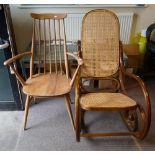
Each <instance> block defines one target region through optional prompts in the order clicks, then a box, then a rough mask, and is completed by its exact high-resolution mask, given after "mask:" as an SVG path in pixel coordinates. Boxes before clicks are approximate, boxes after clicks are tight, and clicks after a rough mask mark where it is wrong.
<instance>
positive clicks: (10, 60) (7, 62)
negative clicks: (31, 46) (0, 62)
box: [4, 52, 32, 65]
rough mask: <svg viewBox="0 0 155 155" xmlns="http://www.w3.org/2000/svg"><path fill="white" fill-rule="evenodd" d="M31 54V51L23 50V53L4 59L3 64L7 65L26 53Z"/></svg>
mask: <svg viewBox="0 0 155 155" xmlns="http://www.w3.org/2000/svg"><path fill="white" fill-rule="evenodd" d="M31 54H32V53H31V52H24V53H21V54H18V55H16V56H14V57H12V58H10V59H8V60H6V61H5V62H4V65H9V64H11V63H13V62H15V61H16V60H18V59H21V58H22V57H24V56H27V55H31Z"/></svg>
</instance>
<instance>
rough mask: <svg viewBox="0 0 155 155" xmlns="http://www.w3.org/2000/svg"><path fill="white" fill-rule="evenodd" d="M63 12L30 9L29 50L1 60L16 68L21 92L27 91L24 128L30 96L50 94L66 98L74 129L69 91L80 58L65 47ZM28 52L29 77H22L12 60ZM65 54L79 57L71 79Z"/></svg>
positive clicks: (48, 95)
mask: <svg viewBox="0 0 155 155" xmlns="http://www.w3.org/2000/svg"><path fill="white" fill-rule="evenodd" d="M66 16H67V15H66V14H34V13H32V14H31V17H32V18H33V34H32V47H31V52H26V53H22V54H19V55H16V56H14V57H13V58H11V59H9V60H7V61H5V62H4V64H5V65H9V66H10V67H11V68H12V70H13V71H14V72H15V75H16V77H17V79H18V80H19V81H20V83H21V85H22V86H23V92H24V93H25V94H26V95H27V98H26V103H25V121H24V129H26V123H27V116H28V111H29V106H30V99H31V98H32V97H53V96H60V95H61V96H64V97H65V99H66V106H67V110H68V113H69V116H70V120H71V124H72V126H73V129H75V127H74V122H73V116H72V111H71V106H70V103H71V101H70V96H69V92H70V90H71V87H72V85H73V83H74V79H75V77H76V74H77V72H78V70H79V68H80V65H81V64H82V61H81V59H79V58H78V57H77V56H75V55H73V54H72V53H69V52H68V51H67V46H66V34H65V23H64V19H65V17H66ZM27 55H30V77H29V78H28V79H27V80H26V81H24V80H23V79H22V77H21V76H20V74H19V73H18V71H17V70H16V68H15V66H14V62H15V61H16V60H18V59H21V58H22V57H24V56H27ZM68 55H69V56H72V57H73V58H74V59H76V60H77V61H78V67H77V69H76V71H75V73H74V75H73V77H72V79H70V77H69V69H68ZM42 57H43V60H42ZM36 62H37V63H36ZM34 65H37V67H35V68H37V69H35V70H34Z"/></svg>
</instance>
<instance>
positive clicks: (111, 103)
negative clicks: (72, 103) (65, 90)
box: [80, 93, 137, 109]
mask: <svg viewBox="0 0 155 155" xmlns="http://www.w3.org/2000/svg"><path fill="white" fill-rule="evenodd" d="M80 104H81V107H82V108H84V109H85V108H86V109H87V108H99V109H100V108H103V109H104V108H105V109H106V108H122V109H123V108H127V107H135V106H136V105H137V104H136V102H135V101H134V100H133V99H131V98H129V97H128V96H126V95H123V94H121V93H88V94H84V95H82V96H81V98H80Z"/></svg>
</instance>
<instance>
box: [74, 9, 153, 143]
mask: <svg viewBox="0 0 155 155" xmlns="http://www.w3.org/2000/svg"><path fill="white" fill-rule="evenodd" d="M104 14H105V16H106V19H107V20H112V19H113V17H111V16H115V15H114V14H113V13H111V12H110V11H107V10H103V9H101V10H93V11H90V12H88V13H87V14H86V15H85V17H84V19H85V20H83V24H84V26H85V29H89V28H90V27H91V26H92V25H97V24H100V31H103V32H104V30H105V31H106V30H107V28H106V27H105V26H106V25H107V23H110V22H108V21H107V20H106V21H105V23H106V24H103V21H102V22H100V20H98V19H97V18H98V17H99V18H100V17H101V16H102V17H104ZM94 17H96V18H94ZM107 17H109V19H108V18H107ZM102 19H104V18H102ZM89 20H90V21H89ZM85 21H87V22H86V23H85ZM95 22H97V23H95ZM88 23H91V24H92V25H89V24H88ZM114 23H115V24H118V23H117V22H113V24H114ZM101 25H102V26H101ZM86 27H87V28H86ZM113 27H115V28H117V27H119V26H117V25H116V26H113ZM91 28H92V27H91ZM115 28H114V29H115ZM101 29H102V30H101ZM92 31H93V30H92ZM96 31H97V30H95V32H96ZM87 32H89V31H85V30H83V31H82V42H81V43H80V41H79V42H78V45H80V46H79V48H78V49H79V55H80V56H81V58H82V60H83V64H84V65H83V66H82V67H81V68H80V69H79V72H78V74H77V78H76V85H75V92H76V99H75V102H76V103H75V108H76V110H75V111H76V117H75V118H76V119H75V123H76V140H77V142H79V141H80V137H98V136H131V135H132V136H134V137H136V138H139V139H143V138H145V137H146V135H147V133H148V131H149V128H150V123H151V104H150V97H149V94H148V91H147V88H146V86H145V84H144V82H143V81H142V79H141V78H140V77H138V76H136V75H134V74H131V73H127V72H126V71H125V68H124V66H123V61H122V58H123V46H122V43H121V41H119V40H118V43H119V45H118V47H116V46H115V48H116V50H115V51H114V50H113V48H112V47H113V46H112V44H113V42H108V41H109V39H107V38H108V37H109V35H111V32H110V30H109V32H108V31H106V32H105V33H106V34H109V35H108V37H107V38H106V35H105V36H104V37H105V38H104V39H105V40H106V39H107V42H108V43H107V44H106V47H105V49H111V50H113V52H116V53H117V52H119V57H115V59H116V58H117V60H116V61H115V62H117V61H119V63H117V64H118V70H117V71H116V70H115V74H113V73H114V72H113V71H110V72H108V68H109V69H110V67H109V65H108V63H107V66H105V64H106V63H103V64H104V67H105V68H104V69H106V72H105V73H103V69H102V68H101V67H103V66H102V65H101V62H100V63H98V62H97V61H96V57H95V56H96V55H97V54H94V53H93V56H92V55H91V53H89V52H88V50H86V49H85V48H83V47H81V46H85V47H86V48H91V49H95V50H94V52H99V51H100V48H95V47H96V46H97V45H98V44H101V42H102V40H101V36H100V32H99V31H98V32H96V34H95V38H97V40H95V39H94V38H91V34H87ZM103 32H102V33H103ZM112 32H113V31H112ZM118 32H119V30H118ZM85 33H86V34H85ZM116 34H117V33H116ZM87 35H88V36H89V37H85V36H87ZM83 36H84V39H83ZM92 36H93V35H92ZM99 38H100V40H99ZM116 38H117V36H116ZM91 39H92V40H91ZM113 39H114V38H113ZM117 39H118V38H117ZM87 42H91V43H92V42H93V43H92V45H91V47H88V46H87ZM103 42H104V40H103ZM95 44H96V45H95ZM94 45H95V46H94ZM107 46H109V48H108V47H107ZM97 47H98V46H97ZM91 49H90V50H91ZM117 49H119V51H118V50H117ZM83 50H85V53H83ZM90 50H89V51H90ZM108 52H110V51H108ZM115 55H117V54H115ZM83 56H84V59H83ZM104 57H106V58H107V59H105V61H107V60H108V59H110V57H108V56H107V55H105V56H103V59H104ZM90 58H91V59H93V60H92V61H91V60H90ZM113 58H114V57H113ZM98 59H99V60H100V57H99V56H98V57H97V60H98ZM87 60H90V61H91V62H93V63H92V64H91V65H90V64H87V63H85V61H87ZM103 61H104V60H103ZM110 61H111V60H110ZM98 64H100V65H98ZM95 65H96V66H97V65H98V66H100V67H98V68H97V69H98V71H97V72H96V70H94V66H95ZM91 67H92V68H91ZM83 71H84V74H83ZM126 76H128V77H130V78H133V79H134V80H136V81H137V82H138V84H139V86H140V88H141V90H142V92H143V95H144V100H145V106H142V105H141V104H140V103H138V102H136V101H135V100H134V99H132V98H131V97H129V96H128V93H127V91H126V89H125V85H124V82H125V78H126ZM83 78H84V79H85V80H93V79H94V80H97V79H99V80H101V79H106V78H107V79H109V80H113V79H114V78H115V79H116V80H113V81H117V82H116V83H119V84H117V85H116V86H117V89H115V92H113V93H99V92H97V91H96V92H95V90H94V91H93V93H90V92H88V91H85V89H83V88H84V86H83V82H82V79H83ZM113 94H115V95H113ZM124 97H125V98H124ZM87 111H96V112H98V111H116V112H119V113H121V116H122V119H123V121H124V123H125V124H126V126H127V129H129V132H113V133H89V132H84V133H81V127H85V124H84V122H85V121H84V115H83V114H84V113H86V112H87ZM96 121H97V120H96ZM140 124H141V125H142V127H141V128H140V127H139V125H140ZM87 131H89V130H88V129H87Z"/></svg>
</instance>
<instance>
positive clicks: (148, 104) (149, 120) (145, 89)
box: [123, 70, 151, 137]
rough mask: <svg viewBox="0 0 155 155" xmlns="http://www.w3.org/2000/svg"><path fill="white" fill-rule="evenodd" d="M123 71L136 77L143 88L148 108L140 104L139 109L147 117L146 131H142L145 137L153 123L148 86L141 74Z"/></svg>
mask: <svg viewBox="0 0 155 155" xmlns="http://www.w3.org/2000/svg"><path fill="white" fill-rule="evenodd" d="M123 72H124V74H125V75H127V76H129V77H131V78H133V79H135V80H136V81H137V82H138V84H139V86H140V87H141V90H142V92H143V95H144V99H145V105H146V110H145V111H144V110H143V108H142V106H141V105H138V106H139V110H140V111H141V113H143V115H144V116H143V117H144V119H145V120H144V121H145V124H146V125H145V126H144V131H143V133H142V134H143V136H142V137H145V135H146V133H147V132H148V130H149V128H150V124H151V103H150V97H149V94H148V91H147V88H146V86H145V83H144V82H143V80H142V79H141V78H140V77H139V76H137V75H135V74H132V73H127V72H125V71H124V70H123Z"/></svg>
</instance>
